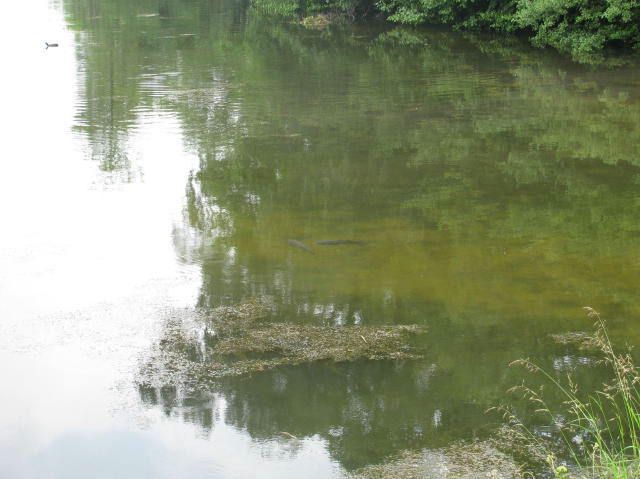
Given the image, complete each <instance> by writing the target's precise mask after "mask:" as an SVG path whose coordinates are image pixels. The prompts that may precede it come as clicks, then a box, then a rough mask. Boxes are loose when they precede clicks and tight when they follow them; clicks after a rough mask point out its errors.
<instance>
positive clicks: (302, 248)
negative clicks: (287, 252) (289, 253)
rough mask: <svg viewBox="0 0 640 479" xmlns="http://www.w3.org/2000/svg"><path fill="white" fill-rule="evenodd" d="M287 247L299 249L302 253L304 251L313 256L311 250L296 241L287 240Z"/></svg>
mask: <svg viewBox="0 0 640 479" xmlns="http://www.w3.org/2000/svg"><path fill="white" fill-rule="evenodd" d="M289 246H293V247H294V248H299V249H301V250H303V251H306V252H307V253H311V254H313V251H312V250H311V248H309V247H308V246H307V245H306V244H304V243H303V242H302V241H298V240H297V239H290V240H289Z"/></svg>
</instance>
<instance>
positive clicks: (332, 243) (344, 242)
mask: <svg viewBox="0 0 640 479" xmlns="http://www.w3.org/2000/svg"><path fill="white" fill-rule="evenodd" d="M316 244H319V245H322V246H329V245H336V244H357V245H358V246H362V245H364V244H367V242H366V241H354V240H329V241H318V242H317V243H316Z"/></svg>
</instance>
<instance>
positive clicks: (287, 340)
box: [138, 302, 423, 389]
mask: <svg viewBox="0 0 640 479" xmlns="http://www.w3.org/2000/svg"><path fill="white" fill-rule="evenodd" d="M268 312H269V306H268V305H267V304H266V303H260V302H250V303H245V304H242V305H238V306H234V307H221V308H217V309H215V310H212V311H208V312H192V313H191V314H188V313H187V314H185V315H178V317H174V318H171V319H170V320H168V321H167V324H166V325H165V328H164V335H163V337H162V339H161V340H160V341H159V342H158V344H157V345H156V347H155V348H154V350H153V352H152V354H151V357H150V358H148V360H147V361H146V362H145V363H144V364H143V366H142V368H141V371H140V377H139V378H138V382H139V383H140V384H144V385H149V386H161V385H170V384H173V385H181V386H183V387H184V386H186V387H187V388H188V389H192V388H196V389H197V388H198V386H202V385H205V384H207V382H208V381H210V380H214V379H216V378H221V377H225V376H238V375H242V374H249V373H254V372H258V371H264V370H268V369H273V368H275V367H278V366H286V365H297V364H303V363H311V362H315V361H338V362H340V361H355V360H361V359H365V360H381V359H419V358H422V355H421V354H419V353H418V352H417V351H415V349H414V348H413V347H412V346H411V345H410V338H411V336H413V335H415V334H417V333H420V332H422V331H423V329H422V328H421V327H419V326H413V325H410V326H385V327H365V326H309V325H300V324H289V323H282V322H272V321H268V320H266V317H267V313H268Z"/></svg>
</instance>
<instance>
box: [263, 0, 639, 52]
mask: <svg viewBox="0 0 640 479" xmlns="http://www.w3.org/2000/svg"><path fill="white" fill-rule="evenodd" d="M253 5H254V6H255V7H256V8H258V9H260V10H262V11H265V12H268V13H270V14H273V15H276V16H281V17H287V18H297V19H299V20H300V21H301V23H303V24H305V25H313V26H318V25H321V26H323V25H327V24H329V23H335V22H337V21H340V20H341V19H346V20H348V21H354V20H357V19H363V18H370V17H379V18H383V19H385V20H386V21H389V22H392V23H398V24H404V25H414V26H418V25H431V26H434V25H445V26H449V27H451V28H453V29H456V30H461V31H484V32H494V33H499V34H504V35H511V34H518V35H521V36H523V37H526V38H527V39H528V40H529V41H530V42H531V43H532V44H533V45H534V46H536V47H540V48H553V49H556V50H558V51H561V52H565V53H568V54H570V55H571V57H572V58H573V59H574V60H576V61H579V62H587V63H589V62H594V61H597V60H598V59H599V58H600V56H601V55H602V54H603V52H605V51H606V50H610V49H616V50H617V51H618V52H620V51H622V52H625V53H628V52H632V51H637V49H638V47H639V46H640V28H639V27H638V25H639V24H640V9H639V8H638V5H637V2H635V1H631V0H617V1H616V0H602V1H596V2H586V1H572V2H554V3H550V2H546V1H544V0H531V1H526V2H525V1H518V0H507V1H502V2H464V1H460V0H436V1H432V2H414V1H412V0H379V1H375V2H374V1H372V0H329V1H322V2H320V1H315V0H253Z"/></svg>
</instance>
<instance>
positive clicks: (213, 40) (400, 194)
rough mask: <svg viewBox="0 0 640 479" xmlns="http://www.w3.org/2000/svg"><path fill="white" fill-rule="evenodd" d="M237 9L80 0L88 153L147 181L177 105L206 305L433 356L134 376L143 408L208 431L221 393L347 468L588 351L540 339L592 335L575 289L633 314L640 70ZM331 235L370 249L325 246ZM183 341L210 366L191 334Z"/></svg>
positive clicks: (261, 427)
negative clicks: (396, 327)
mask: <svg viewBox="0 0 640 479" xmlns="http://www.w3.org/2000/svg"><path fill="white" fill-rule="evenodd" d="M244 7H245V6H244V5H241V4H237V3H234V2H226V1H223V2H209V1H205V0H198V1H195V2H187V1H181V0H160V1H152V0H145V1H142V2H135V5H133V4H131V2H125V1H124V0H110V1H101V2H98V1H88V0H87V1H81V0H66V2H65V9H66V11H67V14H68V16H69V18H70V22H71V24H72V25H73V28H74V29H76V30H77V31H78V45H79V48H78V55H79V58H80V62H79V64H80V65H81V67H82V78H83V80H82V81H83V85H82V88H81V99H80V105H79V109H78V112H79V113H78V117H77V128H78V131H79V132H81V133H82V134H83V135H84V136H85V137H86V140H87V143H88V147H89V150H90V151H91V156H92V157H93V158H95V159H97V161H99V162H100V167H101V168H102V169H104V170H105V171H122V172H126V174H125V175H124V176H125V177H131V175H133V174H134V173H135V172H134V167H133V164H132V161H131V151H130V147H129V145H128V143H127V142H128V138H129V136H130V135H131V133H132V131H134V129H135V128H137V127H140V123H141V119H140V115H141V112H153V111H155V112H158V111H166V112H170V113H171V114H172V115H175V116H176V117H177V118H178V119H179V122H180V128H181V130H182V134H183V139H184V143H185V147H186V148H187V149H189V150H191V151H193V152H194V153H195V154H197V156H198V158H199V165H198V169H197V171H194V172H193V173H192V174H191V175H190V177H189V179H188V182H187V184H186V185H185V204H184V206H185V208H184V218H183V222H182V223H181V224H177V225H175V228H174V230H173V241H174V245H175V250H176V254H177V256H178V258H179V260H180V261H182V262H184V263H193V264H197V265H200V266H201V269H202V288H201V291H200V295H199V300H198V304H197V305H195V306H197V307H200V308H203V309H205V310H206V309H208V308H212V307H217V306H219V305H220V304H237V303H240V302H243V301H245V300H247V299H248V298H254V297H261V298H268V300H269V301H270V302H271V304H272V305H273V308H272V309H271V310H270V314H271V316H272V318H277V319H278V320H279V321H289V322H294V323H306V324H322V325H346V326H351V325H359V324H362V325H375V324H393V323H397V324H411V323H420V324H427V325H428V326H429V329H430V331H431V334H430V339H427V340H426V341H427V344H425V345H424V346H425V347H426V349H427V351H429V355H428V357H427V360H426V361H423V362H420V361H418V362H397V363H393V362H377V363H355V364H323V365H309V366H298V367H286V368H281V369H278V370H275V371H269V372H263V373H259V374H258V373H256V374H254V375H252V376H250V377H243V378H234V379H231V378H227V379H224V380H220V381H213V382H211V381H208V380H207V378H201V379H202V380H203V384H206V387H205V388H204V389H205V390H204V391H202V390H200V391H198V394H196V393H193V394H191V393H190V392H189V391H190V389H189V388H188V387H187V386H185V384H181V383H180V382H176V383H172V382H170V381H169V382H167V383H166V384H155V385H153V387H148V388H141V389H140V395H141V398H142V400H143V401H144V402H145V403H148V404H152V405H157V406H160V407H162V408H163V410H164V411H165V412H166V413H167V414H170V415H172V414H177V415H180V416H182V417H183V418H184V419H185V420H187V421H192V422H195V423H197V424H200V425H202V427H203V428H204V430H210V429H211V428H212V427H214V424H215V422H216V419H215V418H216V414H220V411H221V409H220V408H219V406H218V405H217V403H216V401H215V395H216V394H217V395H221V396H223V397H224V399H225V400H226V403H227V406H226V408H224V420H225V421H227V422H228V423H230V424H232V425H234V426H236V427H238V428H241V429H243V430H246V431H247V432H248V433H249V434H251V435H252V437H255V438H264V439H266V438H271V437H274V436H277V435H278V434H280V433H281V432H282V431H286V432H288V433H290V434H293V435H295V436H298V437H305V436H311V435H314V434H318V435H320V436H321V437H323V438H324V439H326V441H327V442H328V444H329V448H330V450H331V452H332V454H333V455H334V457H336V458H337V459H338V460H339V461H340V462H341V463H342V464H344V465H345V466H346V467H348V468H353V467H358V466H361V465H365V464H368V463H371V462H375V461H377V460H380V459H381V458H382V457H384V456H387V455H389V454H392V453H394V452H397V451H399V450H401V449H406V448H419V447H425V446H428V447H435V446H438V445H443V444H445V443H447V441H450V440H452V439H454V438H462V437H471V436H473V435H474V434H476V433H479V431H482V430H483V429H484V428H485V426H487V424H488V423H489V422H490V421H489V420H487V418H486V417H485V416H483V415H482V414H481V412H482V411H483V410H484V409H486V408H487V407H489V406H492V405H494V404H495V402H496V401H497V400H499V398H501V397H502V395H503V393H504V390H505V389H506V388H507V387H508V386H511V385H512V384H513V383H514V382H515V380H514V377H513V375H512V373H508V372H505V371H506V368H505V364H507V363H508V362H509V361H511V360H513V359H515V358H517V357H520V356H535V355H538V356H539V357H541V358H542V360H543V361H548V362H549V363H551V364H553V362H554V361H557V360H558V358H562V357H563V356H567V355H568V356H570V357H573V356H572V355H575V354H576V353H575V351H572V352H567V351H566V350H559V349H558V348H557V347H556V348H555V349H554V347H553V346H550V345H549V344H548V343H547V342H544V341H541V342H538V341H537V340H536V339H532V338H538V337H540V336H544V335H545V334H546V333H548V332H556V331H557V328H564V329H584V325H583V324H582V323H581V317H580V318H578V315H576V314H574V311H575V310H576V308H577V307H578V306H583V303H585V304H586V302H587V301H588V302H589V303H592V302H597V303H599V304H600V305H603V306H601V307H603V308H605V307H606V309H607V310H608V311H610V312H612V313H613V312H620V313H622V314H625V315H632V314H633V315H637V314H638V307H639V306H638V304H637V301H636V300H635V296H636V293H635V290H634V288H633V286H632V285H633V284H635V283H636V282H637V280H638V278H639V275H640V269H639V268H638V266H637V264H636V263H637V262H636V261H635V258H636V257H637V254H638V252H639V247H638V245H637V241H636V239H637V234H638V231H640V230H639V229H638V227H637V218H636V216H637V214H636V212H635V209H634V208H633V205H635V204H636V202H637V201H638V190H637V184H638V182H639V179H640V164H639V163H638V162H639V160H638V158H639V155H638V145H640V141H638V140H640V138H638V135H640V132H638V129H637V128H636V126H637V124H638V122H639V121H640V107H639V106H640V105H639V102H640V97H639V96H638V91H640V90H639V89H638V88H637V87H638V86H639V84H638V82H637V80H636V78H637V75H635V73H636V72H635V71H633V70H631V69H629V68H627V69H623V70H618V71H617V72H610V71H597V70H590V69H587V68H585V67H576V66H574V65H571V64H566V63H563V62H562V61H560V60H559V59H557V58H554V57H550V56H549V55H547V54H545V53H541V52H539V51H536V52H534V51H532V50H530V49H528V48H524V47H522V46H519V45H517V44H516V45H505V44H504V43H502V42H496V41H488V40H486V39H482V38H478V37H473V36H466V37H461V36H459V35H456V34H451V33H445V32H437V31H431V30H425V31H419V30H413V29H393V30H390V29H388V28H387V27H352V28H328V29H326V30H324V31H308V30H305V29H304V28H302V27H300V26H298V25H277V24H274V23H273V22H272V20H269V19H264V18H261V17H260V16H259V14H258V12H255V11H253V10H249V11H248V13H247V10H246V9H245V8H244ZM289 238H295V239H297V240H300V241H303V242H305V243H308V244H309V245H311V246H312V247H313V249H314V252H315V253H316V254H315V255H308V254H306V253H304V252H301V251H298V250H295V249H293V248H291V247H290V246H289V245H288V243H287V240H288V239H289ZM331 239H351V240H359V241H366V242H367V243H366V244H365V245H364V246H353V245H351V246H346V245H342V246H320V245H316V244H315V243H316V242H317V241H320V240H331ZM568 317H569V318H570V317H574V318H576V320H570V319H567V318H568ZM198 328H199V329H198ZM196 329H197V330H198V331H199V332H200V333H201V334H202V335H204V325H202V324H200V325H199V326H198V327H197V328H196ZM623 329H624V330H625V331H618V333H622V334H627V336H628V338H629V339H630V340H631V341H633V340H637V339H638V337H637V332H636V331H634V330H632V329H631V328H629V327H627V326H625V325H621V326H620V330H623ZM171 338H173V339H171ZM165 340H169V341H174V340H175V341H178V339H176V338H174V337H173V336H168V337H167V338H165ZM179 340H180V341H183V342H184V351H183V352H182V353H181V354H182V356H184V357H185V358H186V359H187V360H188V361H192V362H196V363H197V362H198V355H197V351H198V349H197V348H198V343H197V341H196V340H195V339H193V338H191V337H184V338H182V339H179ZM569 363H570V364H574V363H572V362H569ZM563 364H564V363H563ZM590 377H591V376H590ZM583 380H585V381H587V380H590V379H587V378H586V377H585V378H583Z"/></svg>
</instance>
